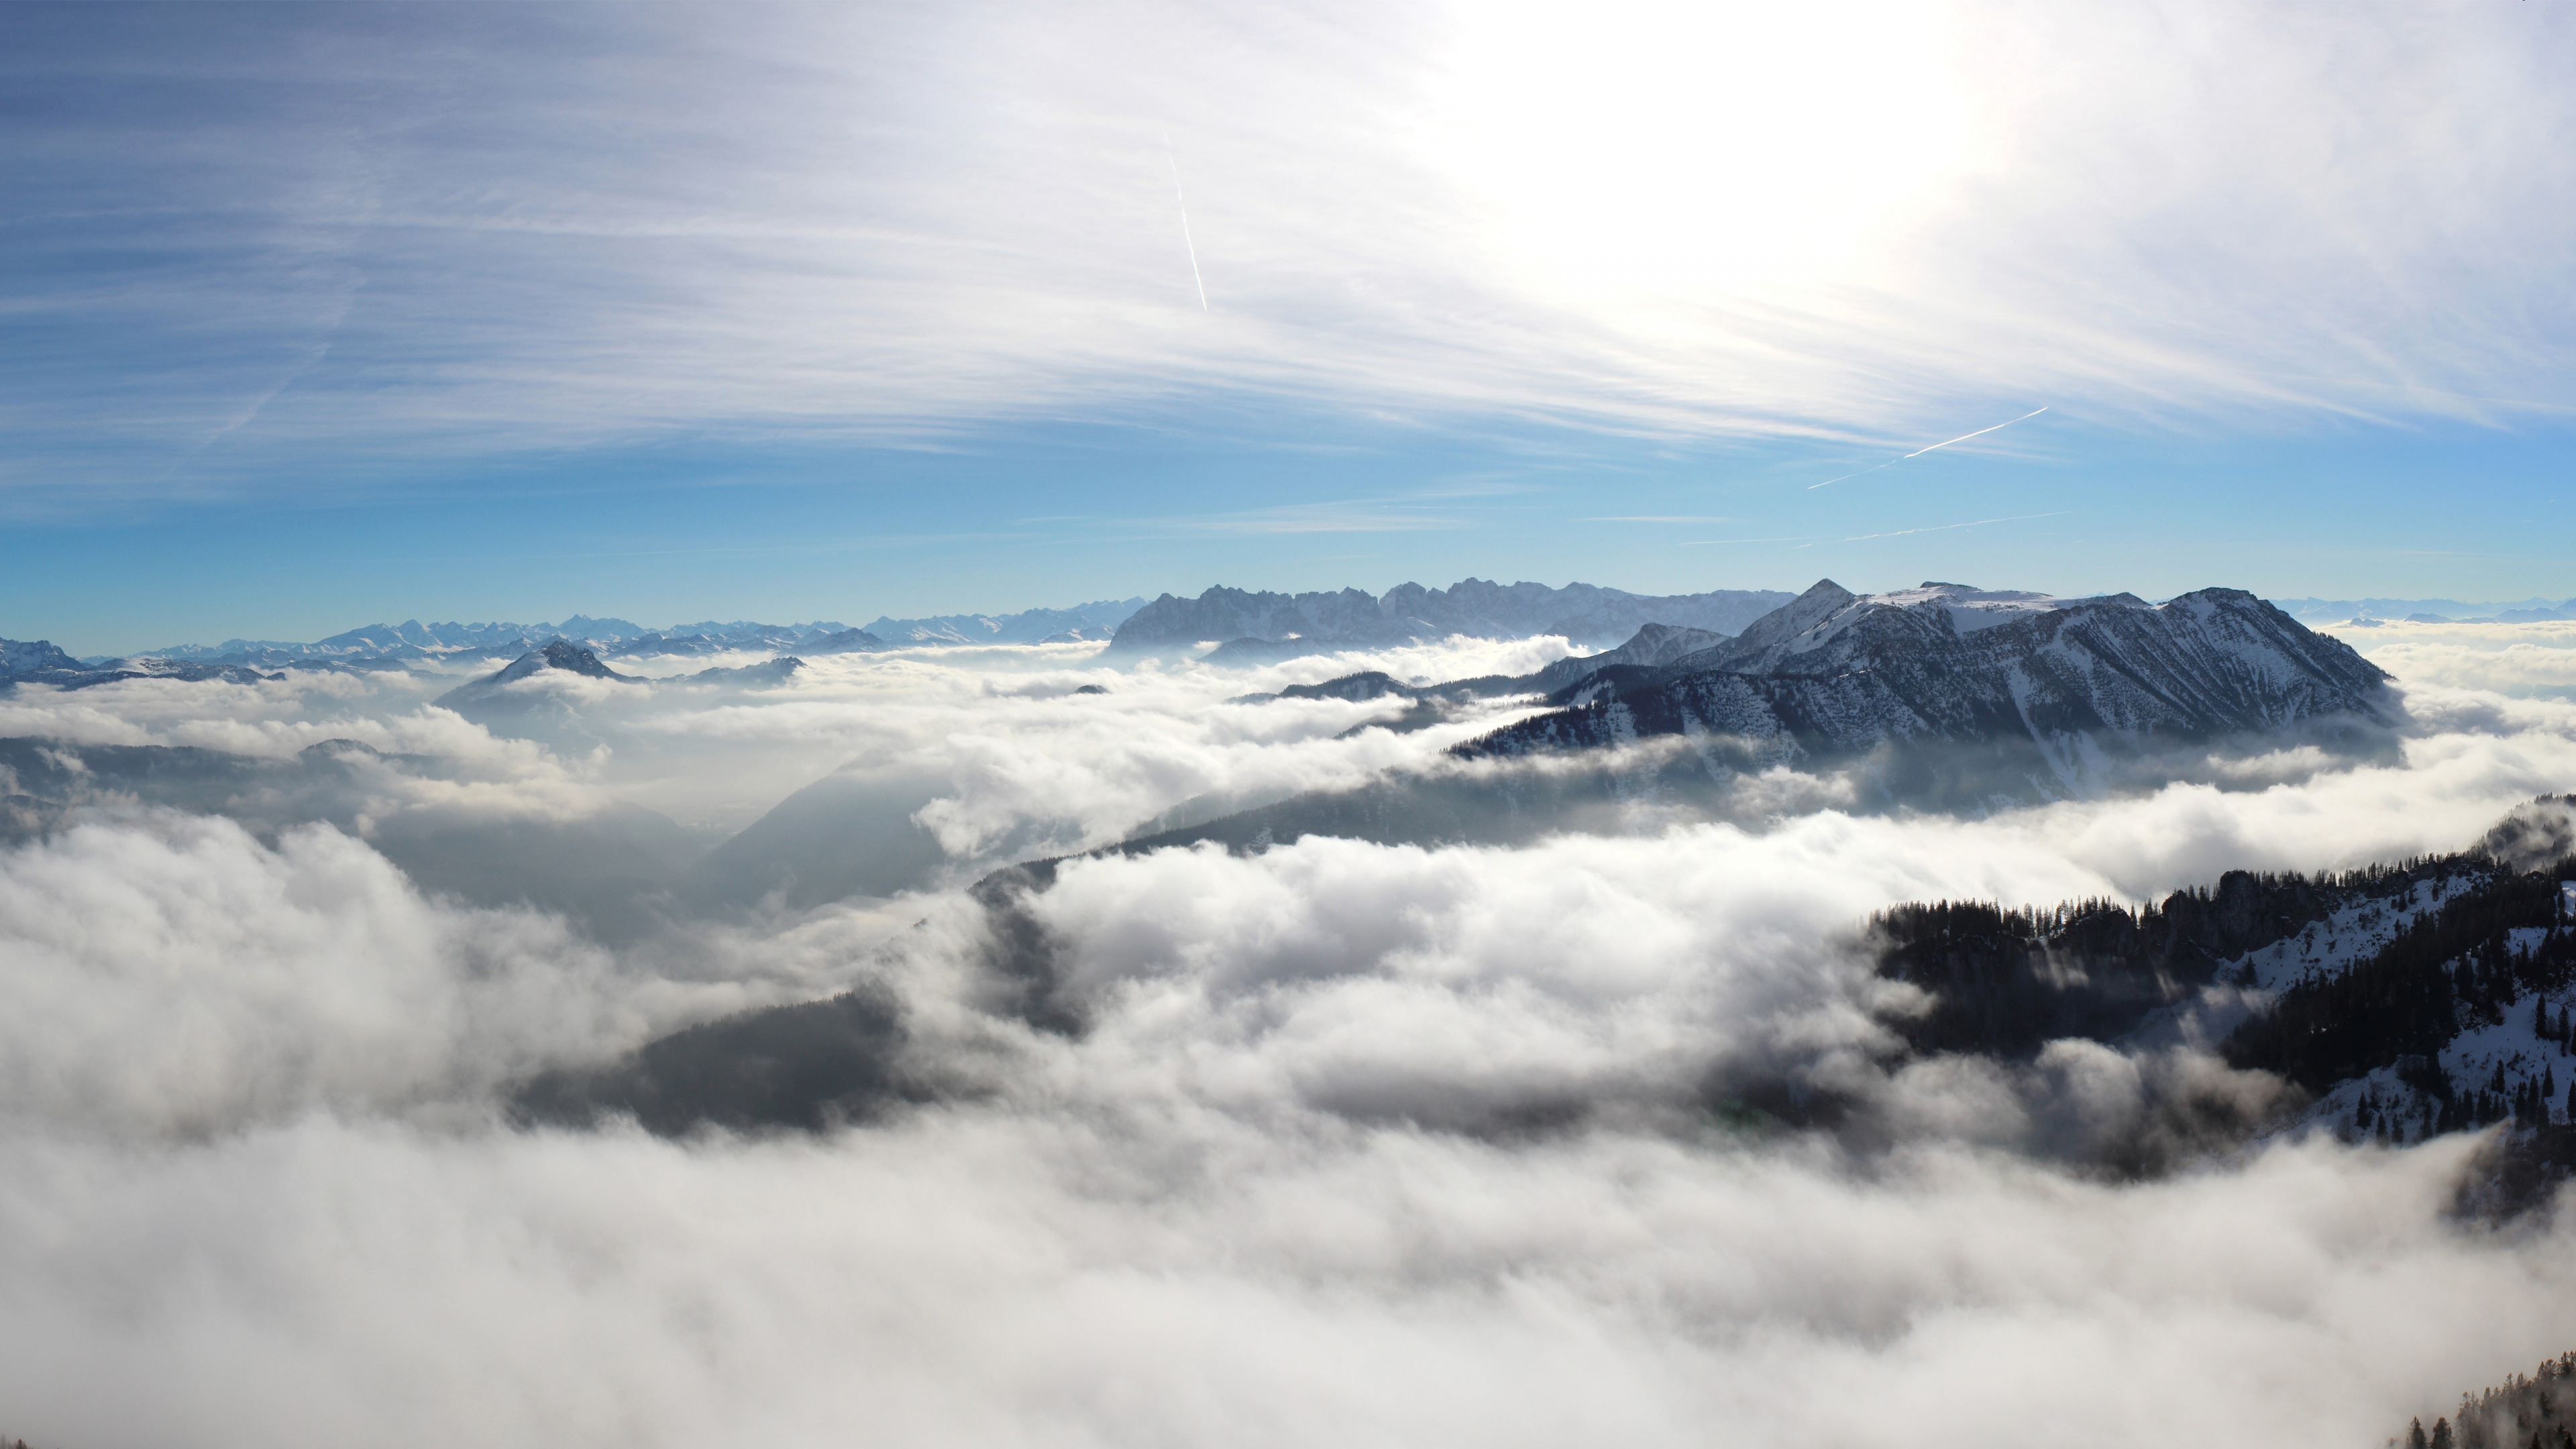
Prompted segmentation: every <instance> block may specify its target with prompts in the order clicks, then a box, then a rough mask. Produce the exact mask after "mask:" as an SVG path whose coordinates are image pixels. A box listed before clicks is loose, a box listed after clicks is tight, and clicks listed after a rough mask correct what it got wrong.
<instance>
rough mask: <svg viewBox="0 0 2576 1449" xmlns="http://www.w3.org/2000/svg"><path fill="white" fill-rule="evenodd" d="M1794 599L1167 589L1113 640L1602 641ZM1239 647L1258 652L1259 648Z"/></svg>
mask: <svg viewBox="0 0 2576 1449" xmlns="http://www.w3.org/2000/svg"><path fill="white" fill-rule="evenodd" d="M1787 598H1788V596H1787V595H1785V594H1781V593H1777V592H1774V591H1770V590H1751V591H1748V590H1740V589H1721V590H1717V591H1715V592H1712V593H1705V594H1681V595H1673V596H1668V597H1649V596H1645V595H1640V594H1631V593H1626V592H1623V591H1621V590H1618V589H1604V588H1599V587H1596V586H1594V585H1591V584H1568V585H1566V586H1565V587H1564V588H1561V589H1555V588H1549V587H1548V586H1547V585H1545V584H1532V583H1518V584H1509V585H1505V584H1496V583H1489V582H1487V581H1485V580H1483V579H1466V580H1463V581H1461V582H1459V583H1457V584H1454V585H1452V586H1451V587H1449V588H1447V589H1426V588H1424V587H1422V586H1421V585H1420V584H1400V585H1398V586H1396V587H1395V588H1392V589H1389V590H1387V592H1386V594H1385V596H1384V597H1382V598H1371V597H1369V596H1368V595H1367V594H1364V593H1361V592H1360V591H1359V590H1357V589H1343V590H1341V591H1339V592H1338V593H1311V594H1274V593H1249V592H1246V591H1245V590H1242V589H1232V588H1224V587H1218V588H1212V589H1209V590H1208V591H1207V592H1205V593H1203V594H1201V595H1199V596H1198V597H1197V598H1195V599H1182V598H1176V597H1174V596H1172V595H1170V594H1165V595H1163V596H1162V597H1161V598H1159V599H1156V600H1155V601H1154V602H1152V603H1150V604H1147V605H1146V606H1144V607H1143V608H1141V609H1139V610H1137V611H1136V612H1135V613H1134V614H1133V615H1132V616H1130V617H1129V618H1128V620H1127V621H1126V622H1125V623H1123V624H1121V625H1119V627H1118V633H1117V637H1116V638H1115V639H1113V640H1112V641H1111V644H1110V648H1111V651H1112V652H1113V653H1120V654H1144V653H1151V652H1154V651H1155V650H1158V649H1172V648H1187V647H1189V646H1191V645H1194V644H1198V643H1202V642H1205V641H1209V640H1215V641H1218V642H1220V643H1227V644H1232V643H1235V642H1237V641H1247V640H1249V641H1260V642H1263V643H1268V644H1273V645H1280V644H1290V643H1294V644H1296V645H1298V646H1300V647H1303V648H1307V649H1321V648H1331V647H1344V646H1352V645H1380V646H1383V645H1391V644H1402V643H1407V642H1410V641H1413V640H1419V639H1440V638H1446V637H1448V636H1450V635H1452V634H1464V635H1467V636H1470V637H1472V638H1479V639H1520V638H1535V637H1537V636H1540V635H1545V634H1561V635H1563V636H1565V637H1566V638H1567V639H1569V640H1571V641H1572V642H1574V643H1577V644H1583V645H1590V646H1595V647H1598V646H1602V645H1608V644H1615V643H1618V642H1619V641H1621V640H1624V639H1627V638H1629V637H1630V636H1632V635H1634V634H1635V633H1636V632H1637V630H1638V629H1639V628H1641V627H1643V626H1644V625H1647V624H1665V625H1671V626H1676V627H1681V628H1689V629H1700V630H1706V631H1709V632H1712V633H1718V634H1731V633H1733V632H1735V631H1736V630H1737V629H1740V628H1742V627H1744V625H1746V624H1747V623H1750V622H1751V621H1752V620H1754V619H1756V618H1758V617H1760V616H1761V615H1763V614H1764V613H1766V612H1768V611H1770V610H1771V609H1774V608H1776V607H1778V606H1779V605H1780V604H1782V603H1784V602H1786V601H1787ZM1237 652H1238V653H1241V654H1244V655H1246V656H1247V657H1249V656H1250V655H1252V654H1254V653H1256V652H1259V651H1251V650H1239V651H1237ZM1277 652H1278V651H1276V650H1273V651H1268V654H1275V653H1277ZM1291 652H1293V651H1291ZM1265 657H1267V655H1265Z"/></svg>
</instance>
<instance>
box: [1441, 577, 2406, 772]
mask: <svg viewBox="0 0 2576 1449" xmlns="http://www.w3.org/2000/svg"><path fill="white" fill-rule="evenodd" d="M2388 678H2389V676H2388V675H2387V674H2386V673H2384V672H2383V671H2381V670H2380V669H2379V668H2378V667H2377V666H2375V665H2373V664H2371V663H2370V662H2369V661H2367V660H2365V659H2363V658H2362V657H2361V656H2360V655H2359V654H2357V653H2355V652H2354V651H2353V650H2352V648H2351V646H2349V645H2346V644H2344V643H2343V642H2341V641H2340V640H2336V639H2331V638H2328V637H2326V636H2323V635H2319V634H2315V633H2313V632H2311V631H2310V630H2308V629H2307V627H2306V626H2304V625H2302V624H2300V623H2299V622H2298V621H2297V620H2295V619H2292V618H2291V617H2289V615H2287V614H2285V613H2283V612H2281V611H2280V610H2278V609H2276V608H2273V607H2272V606H2271V605H2269V604H2266V603H2264V602H2263V601H2262V600H2260V599H2258V598H2255V597H2254V596H2253V595H2252V594H2249V593H2246V592H2244V591H2242V590H2238V589H2203V590H2200V591H2198V592H2195V593H2189V594H2184V595H2181V596H2179V597H2177V598H2174V599H2171V600H2168V601H2166V602H2165V603H2163V604H2150V603H2147V602H2146V601H2145V600H2143V599H2140V598H2138V597H2136V596H2135V595H2131V594H2114V595H2107V596H2103V597H2099V598H2088V599H2057V598H2051V597H2048V596H2046V595H2039V594H2026V593H2014V592H1996V591H1987V590H1979V589H1973V588H1969V587H1967V586H1965V585H1958V584H1925V585H1923V586H1922V587H1920V588H1917V589H1910V590H1904V591H1901V592H1897V593H1891V594H1879V595H1868V596H1863V595H1856V594H1853V593H1852V592H1850V591H1849V590H1847V589H1844V588H1842V587H1841V586H1840V585H1838V584H1836V583H1834V582H1833V581H1832V580H1830V579H1828V580H1823V581H1820V582H1818V583H1817V584H1816V585H1815V586H1814V587H1813V588H1810V589H1809V590H1807V592H1806V593H1804V594H1801V595H1799V596H1798V597H1797V598H1796V599H1795V600H1792V601H1791V602H1790V603H1789V604H1787V605H1785V606H1783V607H1782V608H1780V609H1778V610H1775V611H1774V612H1772V613H1770V614H1768V615H1765V616H1764V617H1762V618H1761V619H1758V620H1755V621H1754V622H1753V623H1751V624H1749V625H1748V626H1746V628H1745V629H1744V631H1743V632H1742V633H1741V634H1740V635H1738V636H1737V637H1736V638H1734V639H1731V640H1728V641H1726V642H1724V643H1721V644H1718V645H1716V646H1714V647H1712V648H1708V649H1703V650H1700V651H1698V652H1696V653H1692V654H1688V655H1685V656H1682V657H1680V658H1678V659H1674V660H1672V661H1671V662H1669V663H1665V664H1661V665H1655V666H1633V665H1632V666H1612V667H1607V668H1594V669H1592V670H1590V671H1588V672H1587V673H1586V674H1585V675H1584V676H1583V677H1582V678H1580V679H1578V680H1577V681H1575V682H1574V683H1573V684H1572V685H1571V686H1569V687H1567V688H1566V689H1563V690H1560V691H1559V692H1558V693H1556V694H1555V695H1552V696H1551V697H1550V700H1549V702H1550V703H1551V704H1553V705H1556V706H1557V708H1556V709H1555V710H1554V711H1552V712H1550V713H1548V714H1544V715H1540V716H1538V717H1535V718H1533V719H1530V720H1526V721H1523V722H1521V723H1519V724H1515V725H1512V726H1509V727H1507V728H1505V729H1503V730H1500V731H1497V732H1496V733H1494V734H1492V735H1489V736H1486V737H1485V738H1483V739H1481V740H1478V741H1474V742H1471V743H1470V744H1467V745H1463V746H1460V747H1459V753H1460V754H1461V755H1462V756H1464V757H1470V758H1472V757H1475V756H1478V755H1509V754H1521V753H1528V752H1530V751H1534V750H1545V749H1567V748H1573V749H1581V748H1597V747H1603V746H1611V745H1618V744H1623V743H1627V742H1630V741H1634V740H1636V739H1639V738H1641V737H1646V736H1653V735H1685V736H1692V737H1706V736H1715V737H1722V738H1726V739H1729V740H1732V741H1737V742H1743V743H1748V744H1750V745H1751V746H1752V747H1753V749H1754V751H1755V753H1756V754H1758V755H1760V756H1763V757H1764V758H1767V759H1770V760H1772V761H1774V762H1790V761H1796V760H1800V759H1830V758H1835V757H1841V756H1849V755H1853V754H1858V753H1865V752H1867V751H1869V750H1872V749H1875V748H1877V747H1879V746H1881V745H1890V744H1897V745H1901V744H1909V743H1921V744H1932V743H1949V744H1991V743H1997V742H2002V743H2008V744H2012V745H2029V746H2033V747H2036V748H2037V749H2038V751H2039V752H2040V753H2041V754H2042V755H2043V756H2044V757H2045V759H2046V762H2047V764H2048V766H2049V767H2050V768H2052V769H2054V770H2055V771H2056V772H2057V773H2059V774H2060V775H2061V776H2066V777H2069V778H2073V777H2076V776H2080V775H2081V774H2082V773H2083V772H2084V769H2085V766H2086V765H2087V763H2088V761H2091V760H2094V759H2098V758H2101V757H2103V756H2104V755H2105V754H2106V753H2118V752H2122V751H2128V750H2135V749H2137V748H2139V747H2142V746H2143V745H2145V744H2146V743H2147V742H2149V741H2151V740H2164V741H2173V742H2205V741H2210V740H2215V739H2218V738H2222V737H2225V736H2229V735H2235V734H2251V733H2258V732H2262V731H2267V730H2275V729H2279V728H2282V727H2284V726H2290V725H2295V724H2301V723H2305V722H2310V721H2321V720H2334V719H2344V718H2348V719H2351V720H2355V721H2359V722H2364V723H2367V724H2371V725H2386V724H2389V723H2391V722H2392V721H2393V719H2394V706H2393V704H2392V703H2391V702H2390V701H2389V700H2388V699H2387V698H2386V697H2385V696H2384V694H2383V693H2382V690H2383V687H2384V686H2385V685H2386V684H2387V682H2388Z"/></svg>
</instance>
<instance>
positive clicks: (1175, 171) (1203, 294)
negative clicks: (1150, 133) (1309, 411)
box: [1163, 131, 2019, 421]
mask: <svg viewBox="0 0 2576 1449" xmlns="http://www.w3.org/2000/svg"><path fill="white" fill-rule="evenodd" d="M1163 159H1164V160H1165V161H1167V162H1170V163H1171V167H1172V199H1173V200H1175V201H1177V202H1179V203H1180V204H1181V245H1183V246H1185V247H1188V248H1189V249H1190V280H1191V281H1193V282H1196V283H1198V284H1199V310H1200V311H1202V312H1204V311H1206V310H1207V309H1208V304H1207V278H1205V277H1202V276H1200V275H1199V244H1198V243H1197V242H1194V241H1192V240H1190V199H1189V198H1188V197H1187V196H1184V195H1182V194H1181V163H1180V162H1179V161H1177V160H1174V159H1173V156H1172V133H1171V132H1169V131H1165V132H1164V133H1163ZM2015 421H2019V419H2015Z"/></svg>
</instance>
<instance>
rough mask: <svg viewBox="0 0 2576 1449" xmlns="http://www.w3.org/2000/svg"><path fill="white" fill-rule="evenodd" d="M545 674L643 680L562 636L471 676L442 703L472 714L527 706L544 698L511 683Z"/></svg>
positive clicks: (625, 681)
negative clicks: (479, 675)
mask: <svg viewBox="0 0 2576 1449" xmlns="http://www.w3.org/2000/svg"><path fill="white" fill-rule="evenodd" d="M543 675H562V676H570V677H572V678H578V679H605V680H613V681H615V682H617V683H620V684H640V683H642V682H643V681H642V680H639V679H637V678H635V677H634V676H633V675H628V674H620V673H618V672H617V671H616V670H614V669H611V668H609V667H608V666H607V665H605V664H603V663H601V662H600V660H599V655H598V654H597V653H596V652H595V651H593V650H589V649H585V648H583V647H582V646H580V645H578V644H567V643H565V642H564V641H563V640H561V639H557V640H555V641H554V642H553V643H551V644H548V645H546V646H545V647H543V648H541V649H531V650H529V651H528V652H527V653H525V654H522V655H520V656H519V657H518V658H516V659H514V660H512V661H510V662H509V663H508V664H506V665H504V666H502V667H501V668H499V669H496V670H494V671H493V672H491V673H490V674H486V675H483V676H482V677H480V678H478V679H471V680H468V681H466V682H465V683H463V684H460V685H458V686H456V687H455V688H454V689H451V690H449V691H448V692H447V693H445V694H442V695H440V696H439V697H438V703H439V704H441V705H442V706H444V707H446V708H448V709H452V710H456V711H458V712H459V713H462V714H464V715H466V716H467V717H468V718H471V717H472V716H473V714H474V712H475V711H476V710H477V709H490V708H495V707H503V708H512V707H525V706H528V705H530V704H532V703H533V702H535V701H537V700H539V699H541V698H542V695H540V694H538V693H533V692H530V691H527V690H513V689H511V688H510V686H511V685H514V684H517V683H519V682H520V681H522V680H527V679H535V678H538V677H539V676H543Z"/></svg>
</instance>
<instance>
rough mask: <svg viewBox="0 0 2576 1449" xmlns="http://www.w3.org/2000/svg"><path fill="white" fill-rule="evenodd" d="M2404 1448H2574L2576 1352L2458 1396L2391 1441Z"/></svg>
mask: <svg viewBox="0 0 2576 1449" xmlns="http://www.w3.org/2000/svg"><path fill="white" fill-rule="evenodd" d="M2389 1443H2390V1445H2392V1446H2403V1449H2576V1353H2565V1354H2561V1355H2559V1356H2558V1357H2557V1358H2554V1359H2551V1360H2549V1361H2548V1362H2547V1363H2544V1364H2542V1365H2541V1366H2540V1367H2539V1368H2538V1369H2537V1370H2535V1371H2534V1372H2533V1373H2531V1374H2530V1375H2529V1376H2525V1375H2522V1374H2515V1375H2513V1376H2512V1377H2511V1378H2508V1379H2506V1380H2505V1381H2504V1382H2503V1383H2502V1384H2501V1385H2499V1386H2497V1387H2495V1388H2491V1389H2488V1390H2486V1391H2485V1392H2483V1393H2479V1394H2473V1395H2472V1394H2463V1395H2461V1396H2460V1407H2459V1408H2458V1409H2456V1410H2454V1411H2452V1412H2451V1413H2450V1414H2448V1415H2446V1416H2444V1417H2442V1418H2439V1419H2435V1420H2434V1421H2433V1427H2432V1428H2430V1429H2427V1428H2425V1427H2424V1421H2423V1420H2421V1419H2418V1420H2416V1421H2415V1422H2414V1423H2411V1424H2409V1425H2407V1426H2406V1432H2405V1433H2404V1434H2402V1435H2400V1436H2399V1437H2397V1438H2395V1439H2392V1440H2390V1441H2389Z"/></svg>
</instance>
